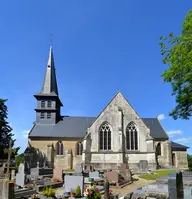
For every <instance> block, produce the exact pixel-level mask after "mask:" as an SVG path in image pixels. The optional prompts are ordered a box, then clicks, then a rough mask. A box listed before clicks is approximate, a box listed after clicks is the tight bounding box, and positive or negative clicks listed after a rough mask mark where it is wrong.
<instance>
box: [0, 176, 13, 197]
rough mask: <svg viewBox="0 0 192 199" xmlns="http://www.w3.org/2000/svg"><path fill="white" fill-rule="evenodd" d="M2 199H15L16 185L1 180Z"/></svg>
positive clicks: (0, 195) (0, 193)
mask: <svg viewBox="0 0 192 199" xmlns="http://www.w3.org/2000/svg"><path fill="white" fill-rule="evenodd" d="M0 198H2V199H13V198H14V183H12V182H9V181H8V180H7V179H1V180H0Z"/></svg>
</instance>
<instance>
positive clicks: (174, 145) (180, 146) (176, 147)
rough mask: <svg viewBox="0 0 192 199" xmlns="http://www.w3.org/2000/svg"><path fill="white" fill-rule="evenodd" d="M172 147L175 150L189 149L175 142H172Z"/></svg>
mask: <svg viewBox="0 0 192 199" xmlns="http://www.w3.org/2000/svg"><path fill="white" fill-rule="evenodd" d="M171 147H172V148H173V149H188V148H189V147H187V146H184V145H182V144H178V143H175V142H171Z"/></svg>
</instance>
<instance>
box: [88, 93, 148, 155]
mask: <svg viewBox="0 0 192 199" xmlns="http://www.w3.org/2000/svg"><path fill="white" fill-rule="evenodd" d="M119 108H120V109H121V110H122V112H123V121H122V116H121V112H120V111H119ZM104 122H108V123H109V125H110V126H111V128H112V138H111V139H112V151H114V152H118V151H120V150H124V149H123V148H122V147H123V146H125V145H126V144H124V143H126V141H125V140H126V127H127V125H128V124H129V123H130V122H134V123H135V124H136V126H137V128H138V145H139V146H138V148H139V151H142V152H143V151H147V145H146V137H147V134H148V133H149V129H148V128H147V127H146V126H145V124H144V123H143V121H142V119H141V118H140V117H139V116H138V115H137V113H136V112H135V111H134V109H133V108H132V107H131V105H130V104H129V103H128V102H127V101H126V99H125V98H124V97H123V96H122V94H121V93H118V94H117V95H116V96H115V98H114V99H113V100H112V101H111V102H110V104H109V105H108V106H107V107H106V108H105V110H104V111H103V112H102V113H101V114H100V115H99V117H98V118H97V119H96V121H95V122H94V123H93V124H92V126H91V127H90V128H89V132H91V140H92V143H91V151H93V152H98V151H99V128H100V126H101V125H102V124H103V123H104Z"/></svg>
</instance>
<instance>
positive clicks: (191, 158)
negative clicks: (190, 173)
mask: <svg viewBox="0 0 192 199" xmlns="http://www.w3.org/2000/svg"><path fill="white" fill-rule="evenodd" d="M187 160H188V166H189V169H190V170H192V155H189V154H188V155H187Z"/></svg>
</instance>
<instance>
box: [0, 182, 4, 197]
mask: <svg viewBox="0 0 192 199" xmlns="http://www.w3.org/2000/svg"><path fill="white" fill-rule="evenodd" d="M3 180H4V179H0V198H1V197H2V190H3Z"/></svg>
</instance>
